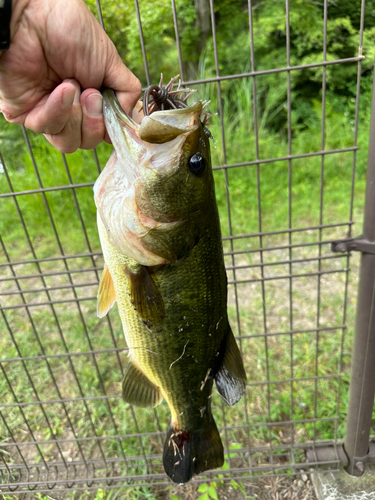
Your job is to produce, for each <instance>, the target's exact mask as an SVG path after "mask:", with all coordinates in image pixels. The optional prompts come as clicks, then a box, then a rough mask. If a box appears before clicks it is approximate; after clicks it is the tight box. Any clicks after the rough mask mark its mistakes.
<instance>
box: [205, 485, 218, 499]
mask: <svg viewBox="0 0 375 500" xmlns="http://www.w3.org/2000/svg"><path fill="white" fill-rule="evenodd" d="M208 494H209V495H210V497H211V498H213V499H214V500H219V499H218V497H217V493H216V490H215V488H214V487H213V486H210V487H209V488H208Z"/></svg>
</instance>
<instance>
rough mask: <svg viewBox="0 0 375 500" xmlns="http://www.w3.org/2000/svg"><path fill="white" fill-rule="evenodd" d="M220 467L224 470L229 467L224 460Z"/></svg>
mask: <svg viewBox="0 0 375 500" xmlns="http://www.w3.org/2000/svg"><path fill="white" fill-rule="evenodd" d="M222 469H224V470H226V469H229V464H228V462H227V461H226V460H225V461H224V463H223V466H222Z"/></svg>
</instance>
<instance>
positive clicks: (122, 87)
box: [103, 43, 142, 114]
mask: <svg viewBox="0 0 375 500" xmlns="http://www.w3.org/2000/svg"><path fill="white" fill-rule="evenodd" d="M103 85H104V86H105V87H109V88H111V89H113V90H114V91H115V92H116V96H117V99H118V100H119V101H120V104H121V106H122V108H123V109H124V110H125V111H126V112H127V113H128V114H130V112H131V111H132V109H133V108H134V106H135V103H136V102H137V100H138V98H139V96H140V94H141V91H142V85H141V82H140V81H139V80H138V78H137V77H136V76H135V75H134V74H133V73H132V72H131V71H130V69H128V68H127V67H126V66H125V65H124V63H123V62H122V60H121V58H120V56H119V54H118V52H117V50H116V48H115V46H114V45H113V44H112V43H111V48H110V54H109V58H108V61H107V67H106V73H105V76H104V81H103Z"/></svg>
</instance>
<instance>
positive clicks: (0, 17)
mask: <svg viewBox="0 0 375 500" xmlns="http://www.w3.org/2000/svg"><path fill="white" fill-rule="evenodd" d="M11 15H12V0H0V50H1V51H3V50H6V49H8V48H9V44H10V18H11Z"/></svg>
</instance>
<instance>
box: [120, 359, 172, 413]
mask: <svg viewBox="0 0 375 500" xmlns="http://www.w3.org/2000/svg"><path fill="white" fill-rule="evenodd" d="M122 397H123V399H124V401H126V402H127V403H129V404H132V405H135V406H140V407H141V408H147V407H149V406H151V407H154V406H157V405H158V404H159V403H160V402H161V400H162V399H163V396H162V394H161V391H160V389H159V387H156V385H155V384H153V383H152V382H151V380H149V379H148V378H147V377H146V375H145V374H144V373H143V371H142V370H141V369H140V368H138V366H137V365H136V364H135V363H134V362H133V361H132V360H131V359H128V360H127V362H126V364H125V369H124V378H123V380H122Z"/></svg>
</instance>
